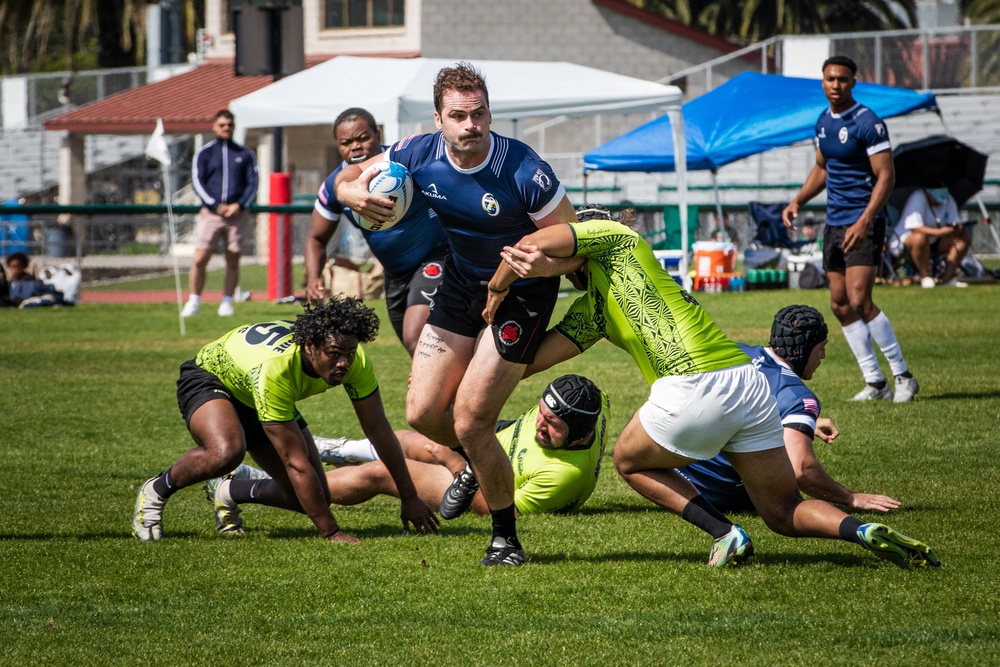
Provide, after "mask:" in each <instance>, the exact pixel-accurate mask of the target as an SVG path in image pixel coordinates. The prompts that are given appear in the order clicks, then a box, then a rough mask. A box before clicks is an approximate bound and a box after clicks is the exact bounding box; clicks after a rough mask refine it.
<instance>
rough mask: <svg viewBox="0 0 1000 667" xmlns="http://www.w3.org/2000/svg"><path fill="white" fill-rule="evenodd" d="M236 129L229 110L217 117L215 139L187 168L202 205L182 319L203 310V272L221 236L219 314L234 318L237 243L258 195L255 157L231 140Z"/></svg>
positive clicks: (196, 226) (238, 250)
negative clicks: (222, 259)
mask: <svg viewBox="0 0 1000 667" xmlns="http://www.w3.org/2000/svg"><path fill="white" fill-rule="evenodd" d="M235 129H236V121H235V120H234V118H233V114H232V113H231V112H230V111H228V110H227V109H223V110H222V111H219V112H218V113H216V114H215V121H214V122H213V123H212V132H214V133H215V139H213V140H212V141H210V142H208V143H207V144H205V145H204V146H203V147H202V149H201V150H200V151H198V153H197V154H196V155H195V156H194V161H193V164H192V166H191V185H192V186H193V187H194V191H195V192H196V193H198V197H200V198H201V201H202V204H203V205H202V208H201V211H199V212H198V222H197V223H195V227H194V261H193V262H192V264H191V273H190V274H189V276H188V290H189V294H188V301H187V303H186V304H185V305H184V310H182V311H181V316H182V317H191V316H192V315H197V314H198V311H199V310H200V308H201V292H202V290H203V289H204V288H205V269H206V267H207V266H208V260H210V259H211V258H212V247H213V245H214V244H215V242H216V239H217V238H218V237H220V236H222V237H224V238H225V240H226V278H225V284H224V285H223V289H222V303H221V304H219V315H220V316H221V317H230V316H232V315H233V294H234V293H235V292H236V286H237V285H238V284H239V281H240V243H241V242H242V241H243V231H244V229H245V228H246V226H247V223H248V222H249V220H250V204H251V203H252V202H253V200H254V197H256V196H257V158H256V157H255V156H254V154H253V151H251V150H250V149H249V148H247V147H246V146H240V145H239V144H238V143H236V142H235V141H233V131H234V130H235Z"/></svg>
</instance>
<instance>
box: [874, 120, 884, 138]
mask: <svg viewBox="0 0 1000 667" xmlns="http://www.w3.org/2000/svg"><path fill="white" fill-rule="evenodd" d="M875 133H876V134H878V136H880V137H881V136H882V135H883V134H885V126H884V125H882V123H875Z"/></svg>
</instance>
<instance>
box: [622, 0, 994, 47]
mask: <svg viewBox="0 0 1000 667" xmlns="http://www.w3.org/2000/svg"><path fill="white" fill-rule="evenodd" d="M973 1H979V2H983V3H993V4H998V3H1000V0H973ZM630 2H631V3H632V4H634V5H636V6H637V7H641V8H643V9H648V10H650V11H652V12H656V13H658V14H660V15H662V16H665V17H667V18H670V19H673V20H675V21H679V22H680V23H684V24H686V25H690V26H692V27H696V28H701V29H702V30H705V31H706V32H708V33H711V34H713V35H716V36H718V37H722V38H724V39H727V40H729V41H731V42H734V43H737V44H748V43H752V42H756V41H759V40H762V39H766V38H768V37H773V36H775V35H807V34H824V33H825V34H829V33H835V32H854V31H863V30H891V29H899V28H909V27H912V26H915V25H916V23H917V17H916V0H818V1H815V0H744V2H725V1H721V0H716V1H714V2H712V1H710V0H630Z"/></svg>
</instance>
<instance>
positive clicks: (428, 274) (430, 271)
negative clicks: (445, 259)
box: [424, 262, 441, 278]
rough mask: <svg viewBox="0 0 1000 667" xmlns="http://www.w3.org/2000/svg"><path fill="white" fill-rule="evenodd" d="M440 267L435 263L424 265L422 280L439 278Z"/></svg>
mask: <svg viewBox="0 0 1000 667" xmlns="http://www.w3.org/2000/svg"><path fill="white" fill-rule="evenodd" d="M440 277H441V265H440V264H438V263H437V262H428V263H427V264H426V265H424V278H440Z"/></svg>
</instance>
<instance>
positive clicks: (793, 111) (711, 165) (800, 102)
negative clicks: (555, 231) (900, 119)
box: [583, 72, 937, 172]
mask: <svg viewBox="0 0 1000 667" xmlns="http://www.w3.org/2000/svg"><path fill="white" fill-rule="evenodd" d="M854 98H855V99H856V100H857V101H859V102H861V103H862V104H864V105H865V106H867V107H869V108H870V109H872V110H873V111H874V112H875V113H876V114H878V115H879V116H880V117H882V118H891V117H893V116H900V115H903V114H907V113H910V112H912V111H916V110H918V109H935V108H937V101H936V99H935V97H934V94H933V93H918V92H915V91H912V90H907V89H904V88H894V87H892V86H883V85H878V84H874V83H858V84H857V85H856V86H855V88H854ZM827 108H829V102H828V101H827V99H826V97H825V96H824V94H823V87H822V85H821V83H820V81H819V80H818V79H800V78H793V77H786V76H780V75H777V74H756V73H753V72H744V73H742V74H740V75H739V76H736V77H734V78H732V79H730V80H729V81H727V82H726V83H725V84H723V85H721V86H719V87H718V88H716V89H715V90H712V91H711V92H708V93H706V94H704V95H702V96H701V97H698V98H696V99H694V100H692V101H690V102H688V103H687V104H685V105H684V108H683V112H684V132H685V136H686V137H687V142H686V148H687V168H688V169H692V170H694V169H718V168H719V167H722V166H724V165H727V164H729V163H730V162H735V161H736V160H739V159H742V158H745V157H748V156H750V155H755V154H757V153H762V152H764V151H767V150H770V149H772V148H778V147H781V146H787V145H789V144H793V143H795V142H798V141H803V140H805V139H810V138H812V136H813V134H814V132H815V126H816V120H817V118H819V115H820V113H821V112H822V111H823V110H824V109H827ZM583 159H584V169H585V170H587V171H594V170H605V171H647V172H651V171H652V172H660V171H673V170H674V142H673V135H672V132H671V128H670V119H669V117H667V116H663V117H661V118H657V119H656V120H654V121H652V122H649V123H646V124H645V125H643V126H641V127H638V128H636V129H635V130H632V131H631V132H629V133H627V134H623V135H622V136H620V137H618V138H616V139H612V140H611V141H609V142H607V143H606V144H604V145H602V146H599V147H597V148H595V149H594V150H593V151H591V152H590V153H587V154H586V155H584V157H583Z"/></svg>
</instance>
